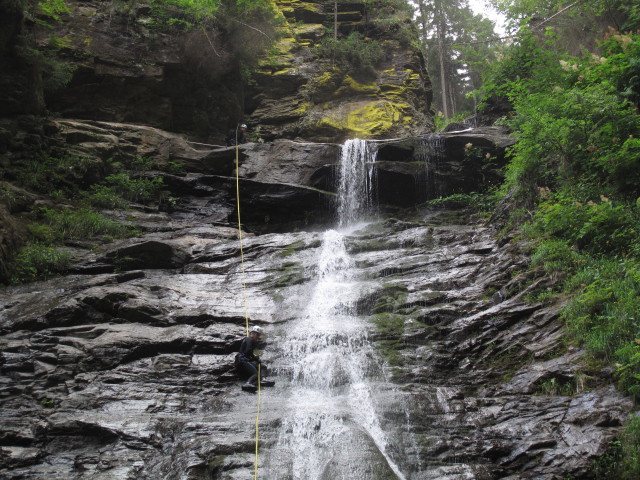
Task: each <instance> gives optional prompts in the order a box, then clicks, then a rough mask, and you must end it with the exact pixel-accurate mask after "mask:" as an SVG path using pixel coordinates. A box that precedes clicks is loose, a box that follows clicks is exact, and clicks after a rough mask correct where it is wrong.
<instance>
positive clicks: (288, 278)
mask: <svg viewBox="0 0 640 480" xmlns="http://www.w3.org/2000/svg"><path fill="white" fill-rule="evenodd" d="M278 270H279V272H278V273H277V274H275V275H271V276H269V277H268V278H267V283H269V284H270V288H284V287H290V286H293V285H299V284H301V283H304V282H306V281H307V275H306V274H305V270H304V267H303V266H302V265H301V264H299V263H297V262H285V263H283V264H282V265H281V266H280V268H279V269H278Z"/></svg>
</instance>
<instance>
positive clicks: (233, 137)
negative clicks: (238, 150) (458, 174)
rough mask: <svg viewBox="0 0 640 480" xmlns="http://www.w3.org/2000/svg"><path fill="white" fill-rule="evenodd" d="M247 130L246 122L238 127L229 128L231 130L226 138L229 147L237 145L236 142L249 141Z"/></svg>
mask: <svg viewBox="0 0 640 480" xmlns="http://www.w3.org/2000/svg"><path fill="white" fill-rule="evenodd" d="M246 131H247V125H246V124H244V123H243V124H242V125H240V126H239V127H238V128H237V129H234V128H232V129H231V130H229V132H228V133H227V136H226V137H225V139H224V141H225V143H226V144H227V147H235V146H236V144H238V145H240V144H242V143H245V142H246V141H247V139H246V137H245V135H244V134H245V132H246Z"/></svg>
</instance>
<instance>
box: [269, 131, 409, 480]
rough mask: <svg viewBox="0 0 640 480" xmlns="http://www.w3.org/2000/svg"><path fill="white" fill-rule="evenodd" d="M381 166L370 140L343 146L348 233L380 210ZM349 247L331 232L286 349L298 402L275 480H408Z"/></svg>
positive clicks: (285, 367) (273, 467)
mask: <svg viewBox="0 0 640 480" xmlns="http://www.w3.org/2000/svg"><path fill="white" fill-rule="evenodd" d="M374 161H375V152H374V151H373V150H372V149H370V148H369V146H368V145H367V144H366V142H364V141H362V140H349V141H347V142H346V143H345V145H344V146H343V149H342V158H341V169H340V179H339V190H338V196H339V204H338V217H339V218H338V225H339V226H340V227H342V228H343V229H347V228H348V227H349V226H353V224H354V223H355V222H357V221H358V220H359V219H361V218H362V217H363V216H364V215H366V214H367V213H368V211H369V209H370V207H371V205H372V199H373V195H372V192H371V188H372V184H373V175H372V168H371V165H372V163H373V162H374ZM344 240H345V236H344V230H343V231H338V230H333V229H332V230H328V231H326V232H325V233H324V235H323V240H322V246H321V248H320V249H319V250H320V251H319V256H318V259H317V264H316V269H315V277H316V284H315V287H314V289H313V293H312V294H311V296H310V299H309V303H308V307H307V308H306V310H305V311H304V313H303V314H302V315H301V316H300V317H299V318H298V319H297V320H296V321H294V322H292V324H291V325H290V326H288V328H287V332H286V337H285V338H284V339H283V341H282V344H281V345H280V347H281V349H282V355H281V359H280V361H281V365H280V366H279V370H280V371H282V372H288V373H289V375H290V378H291V384H290V390H291V392H290V393H291V395H290V401H289V403H288V405H287V406H286V408H285V411H286V412H287V414H286V415H285V418H283V422H282V425H281V426H280V428H279V432H280V433H279V437H278V440H277V445H276V448H275V449H274V450H273V453H272V458H271V460H270V462H269V475H268V478H270V479H275V480H277V479H295V480H325V479H331V480H333V479H350V480H351V479H366V478H374V474H375V475H380V474H383V476H381V477H378V476H376V477H375V478H392V476H393V475H395V477H396V478H398V479H400V480H406V477H405V476H404V475H403V474H402V472H401V471H400V469H399V468H398V466H397V465H396V463H395V462H394V461H393V459H392V458H391V457H390V455H389V453H388V447H389V440H388V438H387V436H386V434H385V432H384V431H383V429H382V428H381V425H380V420H379V418H378V415H377V413H376V404H375V401H374V398H375V397H374V395H373V392H372V388H373V387H372V385H373V384H375V383H377V382H383V381H384V378H383V377H384V376H383V374H382V365H381V362H380V360H379V358H378V355H377V354H376V352H375V351H374V348H373V345H372V344H371V342H370V341H369V339H368V336H367V331H368V329H369V328H371V327H370V324H369V323H367V322H366V321H365V319H363V318H360V317H358V316H357V315H356V314H355V308H354V306H355V302H356V301H357V299H358V297H359V285H360V283H359V281H358V278H355V276H354V269H353V264H352V259H351V258H350V256H349V254H348V252H347V249H346V248H345V242H344ZM273 457H277V458H273ZM385 472H386V473H385ZM385 475H386V476H385Z"/></svg>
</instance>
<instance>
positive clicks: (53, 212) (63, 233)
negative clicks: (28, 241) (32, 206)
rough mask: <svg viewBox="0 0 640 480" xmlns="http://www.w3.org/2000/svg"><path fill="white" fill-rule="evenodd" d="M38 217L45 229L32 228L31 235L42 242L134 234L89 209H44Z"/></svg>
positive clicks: (114, 221) (130, 230) (128, 228)
mask: <svg viewBox="0 0 640 480" xmlns="http://www.w3.org/2000/svg"><path fill="white" fill-rule="evenodd" d="M38 217H39V223H40V224H41V225H43V226H44V227H42V226H40V227H35V228H32V229H31V233H32V234H33V235H35V236H36V238H37V239H38V240H39V241H41V242H47V243H54V242H61V241H64V240H82V239H86V238H91V237H95V236H100V235H108V236H110V237H126V236H128V235H130V234H131V233H132V229H131V228H130V227H127V226H125V225H122V224H121V223H119V222H117V221H116V220H113V219H111V218H109V217H106V216H104V215H102V214H101V213H99V212H96V211H95V210H91V209H88V208H80V209H77V210H73V209H69V208H63V209H53V208H47V207H42V208H41V209H40V211H39V216H38ZM46 227H48V229H47V228H46Z"/></svg>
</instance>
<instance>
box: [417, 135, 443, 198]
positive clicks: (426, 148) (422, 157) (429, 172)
mask: <svg viewBox="0 0 640 480" xmlns="http://www.w3.org/2000/svg"><path fill="white" fill-rule="evenodd" d="M443 156H444V137H443V136H441V135H438V134H437V133H434V134H431V135H428V136H426V137H424V138H423V139H422V140H421V141H420V143H418V145H417V146H416V150H415V152H414V154H413V158H414V160H416V161H418V162H424V168H425V170H424V175H425V178H420V177H421V176H418V178H416V181H417V183H418V184H417V185H416V188H417V189H418V191H420V189H421V188H422V189H424V190H422V191H421V195H422V196H424V198H425V199H428V198H429V195H428V194H429V193H432V194H434V193H435V194H437V193H438V192H436V189H435V188H434V185H433V183H434V182H433V171H434V170H435V168H437V166H438V162H439V161H440V160H441V159H442V157H443Z"/></svg>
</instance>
